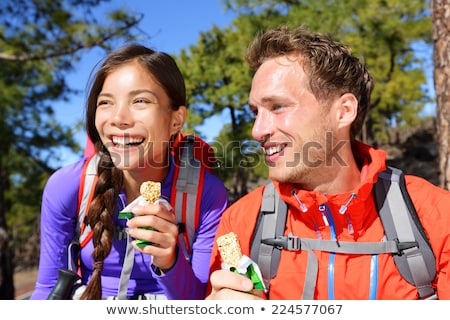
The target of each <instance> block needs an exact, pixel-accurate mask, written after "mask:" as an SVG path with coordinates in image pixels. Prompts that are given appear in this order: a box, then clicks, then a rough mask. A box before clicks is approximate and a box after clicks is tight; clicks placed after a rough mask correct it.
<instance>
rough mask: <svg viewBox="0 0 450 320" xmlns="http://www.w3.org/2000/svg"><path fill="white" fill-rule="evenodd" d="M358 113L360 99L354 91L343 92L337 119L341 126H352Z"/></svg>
mask: <svg viewBox="0 0 450 320" xmlns="http://www.w3.org/2000/svg"><path fill="white" fill-rule="evenodd" d="M357 115H358V99H356V97H355V95H354V94H352V93H345V94H343V95H342V96H341V97H340V98H339V101H338V112H337V121H338V123H339V126H340V127H350V126H351V125H352V123H353V121H355V119H356V116H357Z"/></svg>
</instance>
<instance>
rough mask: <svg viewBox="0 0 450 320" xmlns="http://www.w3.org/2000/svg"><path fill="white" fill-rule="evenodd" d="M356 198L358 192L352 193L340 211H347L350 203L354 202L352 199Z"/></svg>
mask: <svg viewBox="0 0 450 320" xmlns="http://www.w3.org/2000/svg"><path fill="white" fill-rule="evenodd" d="M355 198H356V193H352V194H351V195H350V198H349V199H348V200H347V202H346V203H345V204H344V205H342V206H341V208H340V209H339V213H340V214H344V213H345V211H347V208H348V206H349V205H350V202H352V200H353V199H355Z"/></svg>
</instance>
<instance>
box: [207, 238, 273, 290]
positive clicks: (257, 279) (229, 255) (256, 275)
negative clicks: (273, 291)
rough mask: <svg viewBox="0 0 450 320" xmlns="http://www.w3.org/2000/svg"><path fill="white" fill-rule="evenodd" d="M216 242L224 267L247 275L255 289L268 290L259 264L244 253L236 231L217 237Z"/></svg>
mask: <svg viewBox="0 0 450 320" xmlns="http://www.w3.org/2000/svg"><path fill="white" fill-rule="evenodd" d="M216 243H217V248H218V250H219V253H220V256H221V258H222V265H221V267H222V269H225V270H230V271H233V272H236V273H239V274H242V275H245V276H247V277H248V278H249V279H251V280H252V282H253V289H257V290H264V292H266V291H267V290H266V288H265V286H264V282H263V281H262V279H263V277H262V275H261V271H260V269H259V267H258V265H257V264H256V263H255V262H253V261H252V260H251V259H250V258H249V257H248V256H246V255H243V254H242V251H241V246H240V244H239V239H238V236H237V234H236V233H234V232H229V233H227V234H224V235H222V236H220V237H218V238H217V240H216Z"/></svg>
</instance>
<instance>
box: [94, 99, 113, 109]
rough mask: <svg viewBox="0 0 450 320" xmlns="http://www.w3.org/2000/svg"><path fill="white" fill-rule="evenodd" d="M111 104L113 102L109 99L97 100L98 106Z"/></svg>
mask: <svg viewBox="0 0 450 320" xmlns="http://www.w3.org/2000/svg"><path fill="white" fill-rule="evenodd" d="M109 104H111V103H110V102H109V101H107V100H99V101H97V107H103V106H107V105H109Z"/></svg>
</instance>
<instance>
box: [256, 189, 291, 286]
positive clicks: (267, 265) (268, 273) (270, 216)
mask: <svg viewBox="0 0 450 320" xmlns="http://www.w3.org/2000/svg"><path fill="white" fill-rule="evenodd" d="M287 211H288V210H287V205H286V203H285V202H284V201H282V200H281V199H280V197H279V195H278V192H277V191H276V190H275V187H274V185H273V183H272V182H271V181H270V182H268V183H267V184H266V186H265V188H264V191H263V199H262V203H261V210H260V213H259V216H258V221H257V223H256V226H255V231H254V233H253V239H252V242H251V248H250V256H251V258H252V260H253V261H255V262H256V263H257V264H258V266H259V267H260V270H261V274H262V276H263V281H264V285H265V286H266V289H267V290H269V282H270V279H271V278H273V277H274V276H275V274H276V273H277V269H278V264H279V263H280V256H281V250H282V248H280V247H277V246H273V245H270V244H264V243H262V242H261V239H273V238H279V237H282V236H283V235H284V229H285V225H286V216H287ZM273 226H276V227H275V228H274V227H273Z"/></svg>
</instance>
